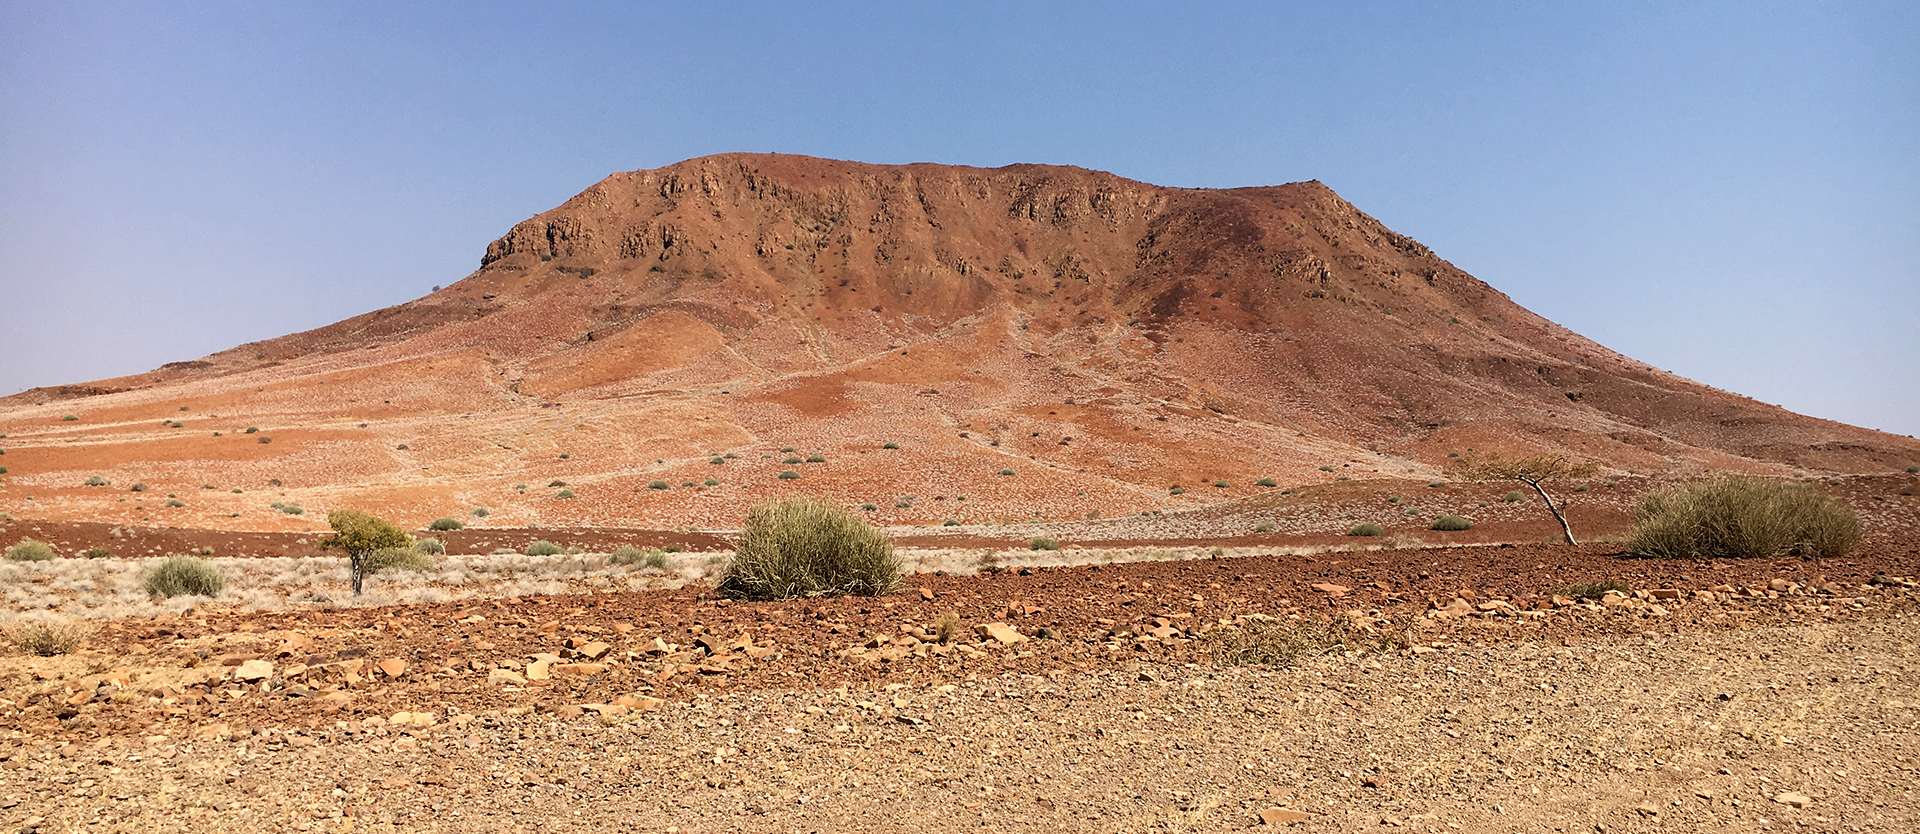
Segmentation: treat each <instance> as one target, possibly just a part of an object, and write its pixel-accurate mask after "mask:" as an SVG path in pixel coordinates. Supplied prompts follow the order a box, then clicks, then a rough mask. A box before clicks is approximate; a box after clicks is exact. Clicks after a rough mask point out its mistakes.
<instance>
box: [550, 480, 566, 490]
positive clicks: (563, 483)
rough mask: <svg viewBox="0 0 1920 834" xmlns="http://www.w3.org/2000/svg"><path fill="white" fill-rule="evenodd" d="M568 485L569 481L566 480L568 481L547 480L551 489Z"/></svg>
mask: <svg viewBox="0 0 1920 834" xmlns="http://www.w3.org/2000/svg"><path fill="white" fill-rule="evenodd" d="M566 485H567V482H566V481H548V482H547V487H548V488H549V489H551V488H553V487H563V486H566Z"/></svg>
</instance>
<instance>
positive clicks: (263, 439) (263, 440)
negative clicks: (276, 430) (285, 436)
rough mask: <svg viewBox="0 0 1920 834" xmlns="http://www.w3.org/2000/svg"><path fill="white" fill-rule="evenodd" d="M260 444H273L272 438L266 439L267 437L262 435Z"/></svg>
mask: <svg viewBox="0 0 1920 834" xmlns="http://www.w3.org/2000/svg"><path fill="white" fill-rule="evenodd" d="M260 442H261V443H272V442H273V438H271V437H268V436H266V435H264V434H263V435H261V436H260Z"/></svg>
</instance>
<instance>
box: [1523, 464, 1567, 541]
mask: <svg viewBox="0 0 1920 834" xmlns="http://www.w3.org/2000/svg"><path fill="white" fill-rule="evenodd" d="M1520 480H1521V481H1523V482H1525V483H1526V485H1527V486H1530V487H1533V491H1534V492H1538V493H1540V500H1542V501H1545V502H1547V512H1550V513H1553V520H1554V521H1558V522H1560V530H1561V531H1562V532H1564V533H1566V535H1567V544H1579V542H1577V541H1574V539H1573V527H1572V526H1571V525H1569V524H1567V517H1566V516H1565V515H1562V514H1561V513H1560V508H1559V507H1558V506H1555V505H1554V503H1553V496H1551V495H1548V494H1547V491H1546V490H1544V489H1541V488H1540V482H1539V481H1529V480H1527V479H1526V478H1521V479H1520Z"/></svg>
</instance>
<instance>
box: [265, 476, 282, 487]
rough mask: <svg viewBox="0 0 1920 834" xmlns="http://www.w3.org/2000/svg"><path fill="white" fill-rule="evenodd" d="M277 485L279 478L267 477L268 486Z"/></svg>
mask: <svg viewBox="0 0 1920 834" xmlns="http://www.w3.org/2000/svg"><path fill="white" fill-rule="evenodd" d="M279 485H280V479H279V478H268V479H267V486H270V487H277V486H279Z"/></svg>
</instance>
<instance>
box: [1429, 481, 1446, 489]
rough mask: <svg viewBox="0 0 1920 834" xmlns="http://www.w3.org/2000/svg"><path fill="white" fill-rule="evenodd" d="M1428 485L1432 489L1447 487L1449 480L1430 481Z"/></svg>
mask: <svg viewBox="0 0 1920 834" xmlns="http://www.w3.org/2000/svg"><path fill="white" fill-rule="evenodd" d="M1427 486H1428V487H1429V488H1431V489H1446V488H1447V482H1446V481H1428V482H1427Z"/></svg>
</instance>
